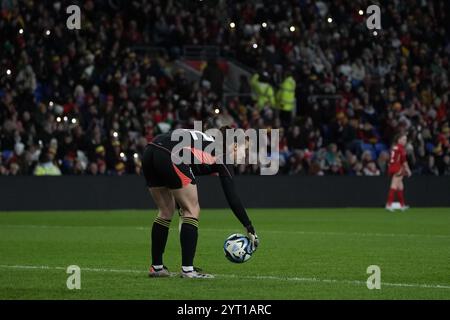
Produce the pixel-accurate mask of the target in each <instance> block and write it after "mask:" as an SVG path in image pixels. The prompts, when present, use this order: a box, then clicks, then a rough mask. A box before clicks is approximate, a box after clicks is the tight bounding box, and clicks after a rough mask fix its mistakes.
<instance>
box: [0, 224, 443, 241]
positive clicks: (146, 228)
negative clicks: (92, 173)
mask: <svg viewBox="0 0 450 320" xmlns="http://www.w3.org/2000/svg"><path fill="white" fill-rule="evenodd" d="M3 227H4V228H36V229H65V228H68V229H73V228H98V229H109V228H118V229H120V228H130V229H133V230H142V231H150V229H151V226H148V227H137V226H74V225H69V226H61V225H39V224H0V228H3ZM200 231H207V232H217V231H220V232H235V231H236V229H233V228H229V229H215V228H201V229H200ZM261 233H276V234H306V235H308V234H316V235H328V236H358V237H411V238H415V237H429V238H443V239H449V238H450V235H445V234H418V233H415V234H410V233H363V232H332V231H301V230H298V231H292V230H286V231H281V230H264V231H263V232H261Z"/></svg>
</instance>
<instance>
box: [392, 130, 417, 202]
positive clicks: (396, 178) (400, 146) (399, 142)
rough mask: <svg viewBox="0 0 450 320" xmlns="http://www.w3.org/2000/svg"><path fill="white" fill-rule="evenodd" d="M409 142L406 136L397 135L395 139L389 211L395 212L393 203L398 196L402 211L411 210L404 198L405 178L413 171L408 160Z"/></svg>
mask: <svg viewBox="0 0 450 320" xmlns="http://www.w3.org/2000/svg"><path fill="white" fill-rule="evenodd" d="M407 140H408V138H407V136H406V134H400V135H397V136H396V137H395V139H394V146H393V147H392V149H391V158H390V160H389V169H388V173H389V176H390V177H391V187H390V189H389V194H388V199H387V203H386V209H387V210H389V211H394V208H393V207H392V202H394V198H395V195H397V198H398V201H399V202H400V209H401V210H402V211H404V210H406V209H408V208H409V207H408V206H406V205H405V198H404V196H403V190H404V186H403V177H405V176H408V177H410V176H411V170H410V168H409V165H408V161H407V160H406V150H405V145H406V142H407Z"/></svg>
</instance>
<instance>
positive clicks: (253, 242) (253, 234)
mask: <svg viewBox="0 0 450 320" xmlns="http://www.w3.org/2000/svg"><path fill="white" fill-rule="evenodd" d="M247 236H248V238H249V239H250V243H251V245H252V252H255V251H256V249H257V248H258V246H259V239H258V236H257V235H256V232H255V228H253V226H252V225H250V226H248V227H247Z"/></svg>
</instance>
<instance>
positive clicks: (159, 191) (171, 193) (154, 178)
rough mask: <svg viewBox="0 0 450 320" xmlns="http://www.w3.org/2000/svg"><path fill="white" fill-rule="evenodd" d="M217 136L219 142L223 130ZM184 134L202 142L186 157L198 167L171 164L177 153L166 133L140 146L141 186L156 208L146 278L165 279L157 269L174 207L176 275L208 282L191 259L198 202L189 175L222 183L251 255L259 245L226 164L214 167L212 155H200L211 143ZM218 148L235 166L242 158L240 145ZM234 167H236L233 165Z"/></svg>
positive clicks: (195, 134) (166, 273) (194, 134)
mask: <svg viewBox="0 0 450 320" xmlns="http://www.w3.org/2000/svg"><path fill="white" fill-rule="evenodd" d="M226 129H229V128H226V127H225V128H222V129H221V132H222V135H223V137H224V140H225V136H226V135H225V130H226ZM185 131H188V132H189V134H190V135H191V136H192V138H193V140H198V139H201V140H202V148H201V150H199V149H196V148H194V146H193V143H192V146H191V147H188V149H190V152H191V155H192V157H195V158H197V160H198V162H193V161H190V163H191V164H185V163H181V164H174V163H173V161H172V155H173V154H178V153H179V150H175V149H176V147H177V144H178V141H172V140H171V133H170V132H169V133H166V134H161V135H158V136H157V137H155V139H154V140H153V141H152V142H151V143H150V144H149V145H148V146H147V147H146V149H145V151H144V154H143V159H142V169H143V173H144V177H145V179H146V182H147V186H148V188H149V190H150V193H151V195H152V197H153V200H154V202H155V204H156V206H157V207H158V210H159V212H158V216H157V217H156V219H155V221H154V223H153V227H152V235H151V238H152V245H151V250H152V265H151V267H150V270H149V276H150V277H168V276H169V275H170V273H169V271H168V269H167V268H166V267H165V266H164V264H163V253H164V249H165V246H166V242H167V237H168V234H169V226H170V222H171V219H172V216H173V214H174V212H175V210H176V204H178V205H179V206H180V209H181V212H182V225H181V230H180V242H181V255H182V267H181V276H182V277H183V278H212V277H213V276H212V275H210V274H204V273H200V272H199V271H200V270H198V269H196V268H194V256H195V250H196V247H197V238H198V219H199V214H200V206H199V203H198V194H197V186H196V181H195V175H211V174H218V175H219V177H220V181H221V184H222V189H223V191H224V193H225V197H226V199H227V201H228V204H229V206H230V208H231V210H232V211H233V213H234V215H235V216H236V217H237V218H238V220H239V221H240V222H241V223H242V225H243V226H244V227H245V229H246V230H247V234H248V237H249V238H250V241H251V244H252V249H253V250H256V247H257V246H258V244H259V240H258V237H257V235H256V233H255V229H254V227H253V225H252V223H251V221H250V219H249V217H248V215H247V212H246V211H245V208H244V207H243V205H242V203H241V200H240V199H239V196H238V195H237V193H236V190H235V187H234V183H233V173H234V167H233V166H232V165H229V164H219V163H217V161H216V159H217V157H216V155H213V154H210V153H207V152H205V151H204V150H205V148H206V147H207V146H208V145H209V144H211V143H212V142H214V138H213V137H211V136H207V135H206V134H204V133H203V132H200V131H195V130H187V129H186V130H185ZM223 145H224V152H225V153H227V152H228V153H229V155H230V156H231V157H232V158H231V159H234V163H238V162H237V161H238V160H239V159H243V158H244V157H245V153H246V148H247V146H246V145H239V144H238V143H234V142H233V143H232V144H230V145H226V144H225V142H224V143H223ZM223 162H225V161H223ZM239 163H240V162H239Z"/></svg>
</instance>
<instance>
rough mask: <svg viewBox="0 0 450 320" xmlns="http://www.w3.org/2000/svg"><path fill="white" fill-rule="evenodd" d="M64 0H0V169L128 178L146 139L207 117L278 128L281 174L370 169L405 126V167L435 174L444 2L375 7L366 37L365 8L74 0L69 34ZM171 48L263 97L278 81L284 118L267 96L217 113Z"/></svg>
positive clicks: (209, 84) (203, 85)
mask: <svg viewBox="0 0 450 320" xmlns="http://www.w3.org/2000/svg"><path fill="white" fill-rule="evenodd" d="M19 2H20V5H19ZM73 3H79V1H16V0H11V1H1V2H0V4H1V6H2V7H1V12H0V14H1V19H0V38H1V39H2V41H1V44H0V45H1V46H2V48H1V50H0V72H1V74H0V152H1V154H0V175H27V174H35V175H49V174H51V175H59V174H89V175H101V174H108V175H123V174H139V172H140V170H141V162H140V155H141V154H142V151H143V149H144V148H145V146H146V144H147V143H148V141H150V140H151V139H152V137H153V136H154V135H156V134H158V133H159V132H165V131H167V130H170V129H174V128H178V127H189V126H192V124H193V121H194V120H203V121H205V122H208V121H209V122H210V121H211V119H215V120H214V121H215V122H216V123H215V125H224V124H227V125H232V126H234V127H240V128H244V129H246V128H272V129H273V128H279V129H280V138H281V139H280V152H281V153H280V160H281V168H280V173H281V174H297V175H302V174H303V175H366V176H377V175H382V174H385V173H386V169H387V163H388V161H389V148H390V144H391V141H392V138H393V136H394V134H395V133H397V132H399V131H405V132H408V137H409V139H410V142H409V143H408V146H407V151H408V159H409V162H410V166H411V168H412V169H413V173H415V174H427V175H450V127H449V117H450V112H449V108H450V104H449V100H448V97H449V72H450V66H449V57H450V41H449V40H450V37H449V35H450V30H449V25H450V24H448V23H447V20H448V19H449V17H448V15H449V12H450V11H449V10H448V8H447V7H446V6H447V3H446V1H445V0H440V1H439V0H436V1H426V0H411V1H408V2H402V1H380V6H381V8H382V29H381V30H377V35H374V34H373V30H369V29H367V27H366V23H365V19H366V16H365V8H367V6H368V5H369V3H368V2H367V1H344V0H342V1H308V0H297V1H287V0H282V1H227V2H226V3H227V5H226V6H225V4H224V1H219V0H217V1H208V0H204V1H162V0H161V1H158V0H147V1H126V2H119V1H114V0H96V1H92V0H86V1H82V4H80V7H81V11H82V16H83V18H82V29H81V30H80V31H71V30H68V29H67V28H66V19H67V16H68V15H67V14H65V8H66V7H67V6H68V5H70V4H73ZM287 8H288V9H287ZM360 10H363V12H362V13H363V14H360V12H359V11H360ZM185 45H214V46H218V47H220V49H221V53H222V55H223V56H224V57H227V58H233V59H235V60H237V61H239V62H240V63H242V64H244V65H246V66H248V67H249V68H251V69H253V70H255V72H256V73H257V74H259V75H261V81H264V82H266V83H267V84H268V85H270V86H271V87H273V88H274V91H276V90H277V88H279V87H280V85H281V83H282V81H283V80H284V78H285V76H286V75H287V74H291V75H292V77H293V78H294V79H295V82H296V91H295V95H296V108H295V110H293V115H292V116H291V117H287V118H286V117H284V118H283V117H280V112H279V111H280V110H278V108H277V103H276V102H275V103H274V102H271V99H268V100H267V102H266V103H265V105H263V106H258V105H257V101H255V100H254V99H251V98H248V97H243V98H242V97H241V98H239V97H236V98H234V99H232V100H230V101H228V102H227V104H226V105H222V104H221V101H222V100H221V96H222V91H221V90H222V88H219V89H218V86H217V85H216V83H215V81H216V79H215V78H216V77H214V74H217V72H216V73H215V72H211V70H209V72H206V71H205V74H204V77H203V78H202V80H201V81H190V80H188V77H187V75H186V74H185V72H184V71H183V70H182V69H178V68H176V67H175V64H174V63H173V61H174V60H175V59H177V58H178V57H179V55H180V54H181V53H182V47H183V46H185ZM145 46H152V47H161V48H164V49H165V50H166V52H167V53H163V54H158V55H154V54H151V53H149V52H148V51H145V50H138V49H136V48H142V47H145ZM211 67H212V66H211ZM212 71H214V70H212ZM216 71H217V70H216ZM250 82H251V80H250V79H243V80H242V82H241V83H240V88H241V89H240V92H241V93H247V92H249V91H250V90H252V84H251V83H250ZM217 111H219V114H217V113H216V112H217ZM210 124H211V123H210ZM239 171H240V173H241V174H251V173H255V172H256V171H258V168H257V166H253V167H251V166H241V167H240V169H239Z"/></svg>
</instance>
